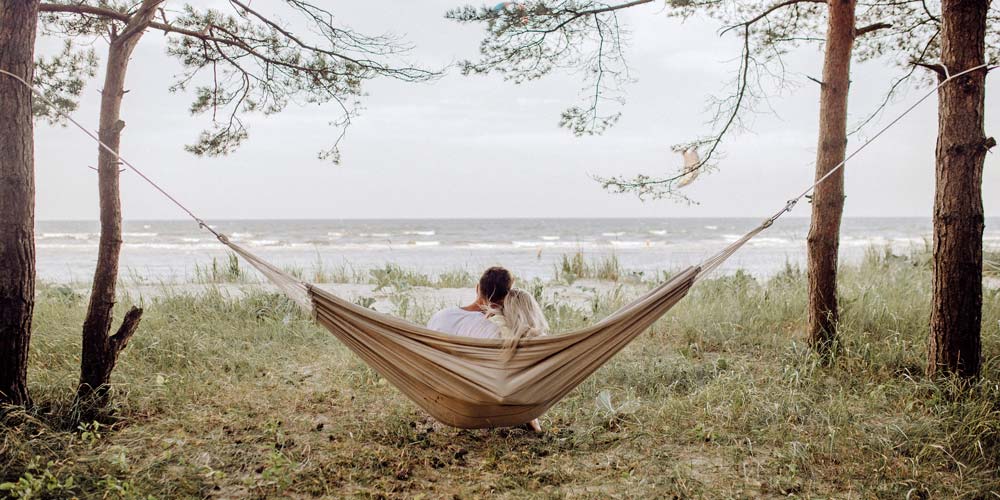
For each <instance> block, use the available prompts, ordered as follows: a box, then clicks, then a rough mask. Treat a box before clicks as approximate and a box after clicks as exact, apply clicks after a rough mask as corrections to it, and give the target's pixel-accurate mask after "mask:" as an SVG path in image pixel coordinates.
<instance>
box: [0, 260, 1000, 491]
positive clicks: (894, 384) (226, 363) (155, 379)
mask: <svg viewBox="0 0 1000 500" xmlns="http://www.w3.org/2000/svg"><path fill="white" fill-rule="evenodd" d="M402 271H404V272H402V274H397V276H404V278H400V279H398V280H396V281H395V282H392V281H391V280H390V281H389V283H390V284H389V285H387V286H392V287H393V292H392V293H393V294H396V295H397V296H396V298H393V299H392V300H409V303H408V305H407V308H406V312H405V315H406V316H408V317H409V318H411V319H415V320H419V319H420V318H421V316H423V315H425V314H427V312H428V311H430V310H432V309H433V307H434V305H431V304H422V303H421V302H420V300H419V298H418V297H416V296H415V295H413V294H412V291H413V289H412V288H406V287H405V286H400V287H398V288H397V285H398V284H399V283H407V284H408V283H410V281H409V280H411V279H416V278H413V276H419V275H420V273H414V272H412V271H405V270H402ZM427 279H428V280H429V281H431V282H432V283H433V282H434V281H435V280H431V279H430V278H427ZM463 279H464V278H463ZM422 280H423V278H419V279H418V280H416V281H418V282H422ZM461 282H464V281H461ZM465 283H467V282H465ZM929 283H930V270H929V267H928V264H927V260H926V258H924V257H922V256H919V255H917V256H910V257H897V256H893V255H891V254H887V253H885V252H882V251H873V252H870V253H869V255H868V257H867V258H866V259H865V260H864V262H862V263H861V264H859V265H856V266H846V267H844V268H843V269H842V272H841V276H840V287H841V289H840V294H841V302H842V306H843V313H842V322H841V325H840V329H841V336H840V344H839V349H838V350H837V355H836V356H835V357H834V358H833V360H832V363H831V364H830V365H825V364H823V363H821V362H820V360H819V359H818V358H817V357H815V356H814V355H813V354H811V353H810V351H809V349H808V348H807V347H806V346H805V344H804V336H803V333H802V331H803V325H804V322H805V301H806V298H805V295H806V294H805V290H806V289H805V276H804V273H803V272H802V271H801V270H799V269H797V268H795V267H791V266H789V267H787V268H786V270H785V271H784V272H782V273H779V274H778V275H777V276H775V277H774V278H772V279H770V280H768V281H766V282H764V281H761V280H758V279H755V278H754V277H752V276H750V275H747V274H745V273H737V274H735V275H732V276H725V277H719V278H715V279H710V280H707V281H704V282H702V283H701V284H699V285H698V286H697V287H695V288H694V289H693V290H692V291H691V293H690V295H689V297H688V298H686V299H685V300H684V301H682V302H681V303H680V304H679V305H678V306H677V307H676V308H674V309H673V310H672V311H671V312H670V313H669V314H668V315H667V316H666V317H665V318H664V319H662V320H661V321H660V322H658V323H657V324H656V325H655V326H654V327H653V328H652V329H651V331H649V332H647V333H645V334H644V335H642V336H640V337H639V338H638V339H637V340H636V341H635V342H634V343H633V344H632V345H631V346H629V347H628V348H626V349H625V350H624V351H622V352H621V353H620V354H619V355H618V356H616V357H615V358H613V359H612V360H610V361H609V362H608V363H607V364H606V365H605V366H604V367H603V368H601V369H600V370H599V371H598V372H597V373H595V375H594V376H592V377H591V378H590V379H588V380H587V381H585V382H584V383H583V384H582V385H581V386H580V387H579V388H578V389H576V390H574V391H573V392H571V393H570V394H569V395H568V396H567V397H566V398H565V399H564V400H563V401H562V402H560V403H559V404H557V405H556V406H554V407H553V409H552V410H551V411H550V412H549V413H548V414H547V415H545V416H544V417H543V418H542V424H543V426H544V427H545V428H546V432H545V433H544V434H542V435H534V434H532V433H529V432H526V431H524V430H520V429H497V430H488V431H487V430H483V431H465V430H455V429H450V428H446V427H443V426H440V425H438V424H435V423H433V422H431V421H430V420H429V419H428V418H427V417H426V416H425V415H424V414H423V413H422V412H421V411H420V410H419V409H417V408H416V407H415V406H414V405H413V404H412V403H410V402H409V401H407V400H406V399H405V398H403V397H402V396H401V395H400V394H399V393H398V392H397V391H396V390H395V389H394V388H393V387H392V386H391V385H389V384H387V383H386V382H385V380H384V379H382V378H381V377H379V376H378V375H377V374H376V373H375V372H374V371H372V370H371V369H369V368H368V367H366V366H365V365H364V364H362V363H361V362H360V361H358V360H357V359H356V358H355V357H354V356H353V355H351V354H350V353H349V351H347V350H346V349H345V348H344V347H342V346H341V345H339V344H338V343H337V341H336V340H335V339H334V338H333V337H332V336H331V335H329V334H328V333H326V332H325V331H324V330H321V329H320V328H318V327H316V326H315V325H314V324H312V323H311V322H310V321H309V319H308V318H306V317H305V316H303V315H302V314H301V313H300V312H299V311H298V310H297V309H295V308H294V306H293V305H292V304H291V303H290V302H289V301H287V300H286V299H284V298H283V297H281V296H279V295H276V294H271V293H264V292H260V291H257V292H251V293H248V294H246V295H245V296H242V297H239V298H231V297H230V296H228V295H225V294H222V293H219V292H213V291H211V290H210V291H209V292H207V293H204V294H201V295H197V296H192V295H184V294H168V295H166V296H163V297H162V298H157V299H155V300H152V301H150V302H147V303H146V304H145V307H146V316H145V319H144V320H143V323H142V326H141V328H140V331H139V333H138V334H137V335H136V336H135V338H134V339H133V341H132V343H131V344H130V345H129V347H128V349H127V350H126V351H125V352H124V353H123V354H122V358H121V361H120V366H119V367H118V369H117V370H116V372H115V374H114V382H115V383H116V389H115V404H116V407H115V412H114V415H113V417H112V418H109V419H108V421H107V422H105V423H102V424H97V425H95V424H93V423H84V424H82V425H80V424H77V423H74V422H73V420H72V412H71V403H72V396H71V395H72V392H73V387H74V384H75V381H76V378H77V370H78V365H79V328H80V324H81V321H82V317H83V314H84V312H85V308H86V302H85V298H84V297H81V296H79V295H78V294H76V293H74V292H73V291H72V290H71V289H69V288H65V287H57V286H43V287H41V288H40V290H39V303H38V305H37V307H36V323H35V324H36V327H35V334H34V337H33V344H32V354H31V367H30V374H29V375H30V383H31V390H32V394H33V396H34V398H35V401H36V403H37V406H36V408H35V409H33V410H32V411H30V412H28V413H25V412H23V411H8V412H7V413H6V414H5V415H4V416H3V426H2V427H0V482H7V483H9V486H5V488H10V489H8V490H6V494H7V495H14V494H21V493H28V492H31V493H32V494H33V495H34V496H33V498H67V497H71V496H74V495H76V496H80V497H87V498H146V497H147V496H152V497H156V498H205V497H229V498H234V497H235V498H242V497H249V498H271V497H293V498H308V497H316V496H330V497H340V496H357V497H365V498H368V497H418V496H423V497H424V498H441V497H447V498H452V497H453V495H455V496H457V497H460V498H471V497H483V496H497V497H504V498H521V497H585V498H607V497H640V498H651V497H661V498H662V497H666V498H670V497H675V498H691V497H695V498H698V497H704V498H732V497H736V498H760V497H765V498H778V497H787V496H793V497H800V498H815V497H823V498H830V497H834V498H907V497H908V498H993V497H995V494H996V493H997V492H998V491H1000V383H998V378H1000V377H998V374H1000V332H998V321H1000V292H998V291H997V290H996V289H988V290H986V291H985V292H984V297H983V298H984V309H983V325H984V328H983V351H984V356H983V359H984V360H985V363H984V367H983V379H982V380H981V381H979V382H978V383H975V384H973V385H971V386H961V385H958V384H952V383H949V382H942V383H931V382H929V381H927V380H925V379H924V378H923V377H922V375H921V373H922V369H923V365H924V360H925V353H924V349H925V345H926V344H925V341H926V336H927V318H928V314H929V312H928V311H929V309H928V308H929V300H930V299H929V297H930V288H929ZM546 286H547V284H545V283H541V282H537V281H535V282H529V283H528V285H525V287H526V289H529V290H531V291H532V292H533V293H536V294H537V295H538V296H544V295H548V294H543V293H542V292H543V291H544V290H545V287H546ZM625 290H627V288H624V287H615V286H612V287H611V288H610V289H608V291H604V292H598V291H597V290H595V291H593V292H592V298H591V301H590V303H589V304H587V305H585V306H583V307H578V308H572V307H569V306H567V305H566V304H565V303H562V302H561V301H560V300H559V299H558V297H556V298H554V299H551V300H546V301H544V302H543V306H544V307H545V309H546V313H547V314H548V316H549V318H550V320H551V321H552V323H553V325H554V327H555V328H556V329H557V330H566V329H572V328H575V327H577V326H580V325H583V324H588V323H590V322H592V321H594V320H595V319H597V318H599V317H601V316H602V315H604V314H607V313H608V312H610V311H611V310H613V309H615V308H616V307H617V306H618V305H620V304H622V303H624V302H625V301H627V299H628V297H626V296H625V293H626V292H625ZM407 297H408V298H407ZM129 302H130V301H129V300H123V301H122V303H121V304H119V307H120V308H122V309H124V308H125V307H127V306H128V305H129Z"/></svg>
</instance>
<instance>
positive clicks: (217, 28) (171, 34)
mask: <svg viewBox="0 0 1000 500" xmlns="http://www.w3.org/2000/svg"><path fill="white" fill-rule="evenodd" d="M228 3H229V6H230V7H231V10H230V12H229V13H224V12H221V11H219V10H215V9H200V8H197V7H194V6H192V5H184V6H183V7H182V8H181V9H180V10H179V11H169V10H166V9H160V10H159V16H158V19H157V20H156V21H153V22H151V23H150V24H149V29H153V30H158V31H160V32H162V33H163V34H164V35H165V36H167V37H168V43H167V53H168V54H170V55H171V56H174V57H176V58H177V60H178V61H179V62H180V63H181V66H182V68H183V71H182V72H181V73H180V74H179V75H178V76H177V77H176V80H175V81H174V83H173V84H172V85H171V86H170V90H171V91H174V92H177V91H185V90H188V89H189V88H190V89H192V90H193V91H194V96H195V99H194V102H192V104H191V107H190V111H191V113H192V114H205V113H208V114H210V115H211V126H210V127H209V128H208V129H206V130H204V131H202V132H201V133H200V134H199V136H198V139H197V140H196V141H195V142H194V143H193V144H190V145H188V146H187V147H186V149H187V150H188V151H190V152H191V153H194V154H196V155H199V156H200V155H225V154H228V153H230V152H232V151H233V150H235V149H236V148H237V147H239V145H240V144H241V143H242V142H243V141H244V140H245V139H246V138H247V137H248V133H247V129H246V126H245V124H244V120H243V117H244V115H246V114H251V113H261V114H264V115H269V114H272V113H277V112H280V111H282V110H284V109H285V108H286V106H287V105H288V104H289V103H291V102H296V103H307V104H320V105H321V104H326V103H331V102H332V103H335V104H336V105H337V107H338V109H339V110H340V113H339V114H340V117H339V118H337V119H335V120H333V121H332V122H331V124H332V125H333V126H335V127H336V128H337V129H338V130H339V132H338V134H337V136H336V137H335V139H334V140H333V144H332V146H331V147H330V148H329V149H327V150H325V151H323V152H321V153H320V155H319V156H320V157H321V158H327V159H331V160H332V161H334V162H338V161H339V151H338V146H339V143H340V140H341V139H342V138H343V136H344V133H345V131H346V128H347V126H348V125H349V124H350V122H351V119H352V118H353V117H354V116H356V114H357V113H358V110H359V107H360V103H359V100H360V97H361V96H362V92H363V91H362V84H363V83H364V82H366V81H368V80H371V79H374V78H378V77H386V78H392V79H396V80H400V81H405V82H422V81H428V80H433V79H435V78H437V77H439V76H440V75H441V72H440V71H432V70H426V69H422V68H418V67H416V66H413V65H410V64H406V63H397V62H394V61H396V60H397V59H398V58H399V56H401V55H402V54H405V53H406V52H407V51H409V50H410V48H411V47H410V46H409V45H407V44H405V43H403V42H401V40H400V39H399V38H398V37H396V36H393V35H375V36H372V35H366V34H362V33H358V32H356V31H353V30H350V29H348V28H344V27H341V26H338V25H337V24H336V23H335V21H334V16H333V14H332V13H330V12H329V11H327V10H324V9H322V8H320V7H317V6H316V5H313V4H311V3H309V2H306V1H302V0H283V2H281V5H283V6H284V7H285V8H286V9H288V10H291V11H292V12H294V13H296V14H298V15H299V16H300V17H301V18H302V19H304V20H305V21H306V22H307V23H308V26H309V28H310V36H309V37H308V38H306V37H304V36H300V35H298V34H296V33H294V32H293V30H292V29H291V28H288V27H287V26H286V25H285V24H283V23H281V22H279V21H277V17H275V16H273V15H271V14H264V13H262V12H261V11H259V10H256V9H255V8H252V7H251V6H250V4H249V3H248V2H244V1H241V0H229V2H228ZM40 10H41V11H42V12H45V13H48V14H49V15H48V16H46V24H47V25H48V27H49V30H50V31H52V32H61V33H64V34H65V35H66V36H70V37H73V36H80V35H91V36H100V35H101V34H102V33H104V32H106V31H107V30H108V29H117V28H116V27H121V26H123V25H124V23H125V22H127V20H128V19H129V17H130V15H131V14H130V13H129V12H128V11H127V10H125V9H124V8H121V7H115V6H109V5H108V4H106V3H104V2H93V3H88V2H84V1H68V2H59V3H44V4H42V5H41V7H40Z"/></svg>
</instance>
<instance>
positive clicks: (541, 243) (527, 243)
mask: <svg viewBox="0 0 1000 500" xmlns="http://www.w3.org/2000/svg"><path fill="white" fill-rule="evenodd" d="M556 243H557V242H555V241H512V242H510V244H511V245H514V246H515V247H520V248H525V247H530V248H537V247H554V246H556Z"/></svg>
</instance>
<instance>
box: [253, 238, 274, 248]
mask: <svg viewBox="0 0 1000 500" xmlns="http://www.w3.org/2000/svg"><path fill="white" fill-rule="evenodd" d="M249 243H250V245H252V246H255V247H273V246H278V245H279V244H280V243H281V242H280V241H278V240H250V242H249Z"/></svg>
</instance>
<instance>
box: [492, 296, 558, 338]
mask: <svg viewBox="0 0 1000 500" xmlns="http://www.w3.org/2000/svg"><path fill="white" fill-rule="evenodd" d="M503 317H504V321H505V322H506V324H507V327H508V328H509V329H510V332H511V335H512V336H514V337H515V338H520V337H537V336H539V335H545V333H546V332H548V330H549V322H548V321H546V320H545V314H543V313H542V308H541V307H540V306H539V305H538V302H537V301H536V300H535V297H533V296H532V295H531V294H530V293H528V292H526V291H524V290H520V289H517V288H514V289H512V290H511V291H510V292H508V293H507V298H506V299H504V301H503Z"/></svg>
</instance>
